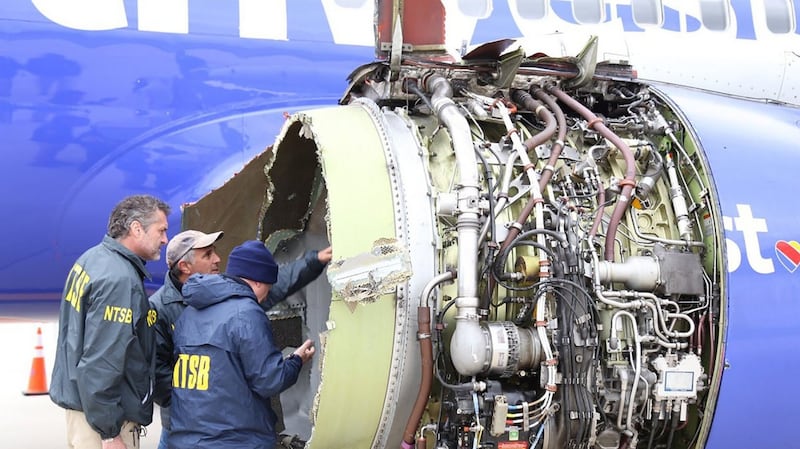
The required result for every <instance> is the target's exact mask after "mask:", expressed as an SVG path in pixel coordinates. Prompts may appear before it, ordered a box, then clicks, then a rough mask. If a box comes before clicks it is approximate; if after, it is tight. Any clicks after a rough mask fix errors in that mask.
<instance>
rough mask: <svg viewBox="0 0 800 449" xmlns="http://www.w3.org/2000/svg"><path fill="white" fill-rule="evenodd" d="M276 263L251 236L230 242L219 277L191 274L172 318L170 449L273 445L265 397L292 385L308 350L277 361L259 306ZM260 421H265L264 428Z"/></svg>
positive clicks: (274, 275) (274, 438)
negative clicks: (181, 309)
mask: <svg viewBox="0 0 800 449" xmlns="http://www.w3.org/2000/svg"><path fill="white" fill-rule="evenodd" d="M277 277H278V264H277V263H275V259H274V258H273V257H272V253H270V251H269V250H268V249H267V248H266V247H265V246H264V244H263V243H261V242H260V241H258V240H250V241H247V242H244V243H243V244H241V245H239V246H237V247H236V248H234V249H233V251H231V254H230V256H229V257H228V265H227V271H226V273H225V274H222V275H219V274H210V275H203V274H194V275H192V276H191V277H189V280H188V281H187V282H186V283H185V284H184V286H183V290H182V292H183V297H184V299H185V301H186V303H187V304H188V305H189V306H188V307H187V308H186V310H184V312H183V313H182V314H181V316H180V318H178V321H177V322H176V323H175V334H174V342H175V354H176V359H177V362H176V363H175V370H174V376H173V384H172V387H173V388H172V430H171V432H170V434H169V440H168V443H169V446H170V447H192V448H256V447H259V448H261V447H263V448H272V447H274V446H275V445H276V443H277V435H276V432H275V423H276V422H277V417H276V415H275V413H274V411H273V410H272V407H271V406H270V397H272V396H277V395H279V394H280V393H281V392H282V391H284V390H286V389H287V388H289V387H290V386H292V385H294V383H295V382H297V377H298V374H299V372H300V368H301V367H302V365H303V363H305V362H308V361H309V360H311V358H312V356H313V355H314V347H313V345H312V342H311V340H306V341H305V343H303V344H302V345H301V346H300V347H299V348H297V350H295V351H294V353H292V354H291V355H290V356H289V357H286V358H284V357H283V354H282V353H281V351H280V350H279V349H278V347H277V346H276V344H275V340H274V338H273V336H272V330H271V327H270V323H269V319H268V318H267V316H266V315H265V314H264V311H263V310H262V309H261V307H260V306H259V303H261V302H263V301H264V300H265V299H266V298H267V295H268V294H269V290H270V288H271V287H272V284H274V283H275V281H276V280H277ZM265 423H266V425H265Z"/></svg>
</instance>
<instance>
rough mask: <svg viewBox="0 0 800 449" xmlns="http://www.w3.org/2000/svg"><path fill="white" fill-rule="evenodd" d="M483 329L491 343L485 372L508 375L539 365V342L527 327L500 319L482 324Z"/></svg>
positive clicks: (540, 354)
mask: <svg viewBox="0 0 800 449" xmlns="http://www.w3.org/2000/svg"><path fill="white" fill-rule="evenodd" d="M484 331H485V332H486V333H487V335H488V338H489V343H490V344H491V349H490V350H491V357H490V358H489V366H488V368H487V370H486V374H489V375H499V376H501V377H510V376H512V375H514V374H516V373H517V372H519V371H521V370H523V369H528V368H532V367H534V366H537V365H539V363H540V362H541V361H542V359H543V355H542V354H543V351H542V347H541V343H540V342H539V340H538V339H537V338H535V337H534V332H533V330H531V329H529V328H525V327H517V326H516V325H515V324H514V323H511V322H509V321H501V322H491V323H486V324H484Z"/></svg>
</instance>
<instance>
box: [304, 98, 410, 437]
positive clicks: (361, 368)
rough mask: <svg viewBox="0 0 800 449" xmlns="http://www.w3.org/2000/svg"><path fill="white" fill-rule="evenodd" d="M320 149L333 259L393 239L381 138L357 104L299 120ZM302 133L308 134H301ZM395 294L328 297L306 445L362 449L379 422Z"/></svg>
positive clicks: (387, 372)
mask: <svg viewBox="0 0 800 449" xmlns="http://www.w3.org/2000/svg"><path fill="white" fill-rule="evenodd" d="M298 118H299V119H300V120H302V121H303V122H304V123H305V124H306V127H307V128H306V130H305V131H309V130H310V132H311V134H312V135H313V138H314V140H315V141H316V143H317V146H318V148H319V151H320V157H321V163H322V167H323V173H324V176H325V181H326V184H327V189H328V210H329V214H330V217H329V235H330V238H331V244H332V246H333V248H334V259H335V260H340V259H346V258H349V257H353V256H355V255H358V254H360V253H364V252H368V251H370V250H371V249H372V246H373V243H374V242H375V241H376V240H378V239H385V238H394V237H395V224H394V210H393V208H392V204H393V201H392V192H391V187H390V183H389V175H388V171H387V167H386V159H385V156H384V152H383V143H382V141H381V137H380V135H379V134H378V132H377V131H376V128H375V125H374V123H373V121H372V119H371V118H370V117H369V115H368V114H367V112H366V111H365V110H364V109H362V108H361V107H359V106H349V107H344V108H336V109H320V110H315V111H310V112H307V113H304V114H302V115H300V116H299V117H298ZM306 135H308V134H307V133H306ZM394 296H395V295H393V294H391V295H384V296H381V297H379V298H378V299H377V300H373V301H370V302H364V301H362V302H359V303H356V304H353V303H347V302H345V301H343V300H342V298H337V297H336V296H335V295H334V297H333V301H332V303H331V309H330V315H329V323H330V325H329V331H328V332H327V335H326V336H325V338H323V344H322V346H323V348H322V354H321V356H322V357H321V358H320V359H319V360H318V363H322V364H323V365H322V366H323V373H322V379H321V384H320V388H319V390H318V392H317V398H316V401H315V403H316V410H315V411H313V410H312V413H315V415H314V416H313V417H312V419H313V421H314V432H313V435H312V438H311V440H310V447H311V448H325V449H335V448H352V449H356V448H369V447H370V446H371V445H372V441H373V439H374V437H375V429H377V428H378V427H379V419H380V417H381V412H382V409H383V403H384V400H385V397H386V390H387V388H388V379H389V369H390V364H391V357H392V345H393V335H394V327H395V297H394Z"/></svg>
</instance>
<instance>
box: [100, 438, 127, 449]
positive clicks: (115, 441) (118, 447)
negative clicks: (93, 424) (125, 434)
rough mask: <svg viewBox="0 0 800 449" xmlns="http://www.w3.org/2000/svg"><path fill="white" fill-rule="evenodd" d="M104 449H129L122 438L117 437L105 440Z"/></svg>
mask: <svg viewBox="0 0 800 449" xmlns="http://www.w3.org/2000/svg"><path fill="white" fill-rule="evenodd" d="M103 449H128V446H125V443H124V442H123V441H122V437H121V436H119V435H117V436H115V437H114V438H112V439H110V440H103Z"/></svg>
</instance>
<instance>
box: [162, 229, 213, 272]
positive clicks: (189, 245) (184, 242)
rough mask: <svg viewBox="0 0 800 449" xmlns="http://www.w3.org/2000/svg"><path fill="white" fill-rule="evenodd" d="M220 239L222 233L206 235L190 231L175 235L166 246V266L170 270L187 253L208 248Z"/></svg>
mask: <svg viewBox="0 0 800 449" xmlns="http://www.w3.org/2000/svg"><path fill="white" fill-rule="evenodd" d="M221 238H222V231H217V232H212V233H211V234H206V233H204V232H200V231H195V230H191V229H190V230H188V231H183V232H181V233H179V234H177V235H176V236H175V237H172V240H170V241H169V243H168V244H167V266H168V267H169V268H170V269H171V268H172V266H173V265H175V264H176V263H177V262H178V261H179V260H181V258H183V256H185V255H186V253H188V252H189V251H191V250H193V249H198V248H206V247H209V246H211V245H213V244H214V243H215V242H216V241H217V240H219V239H221Z"/></svg>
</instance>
